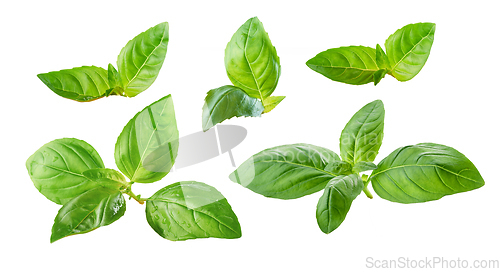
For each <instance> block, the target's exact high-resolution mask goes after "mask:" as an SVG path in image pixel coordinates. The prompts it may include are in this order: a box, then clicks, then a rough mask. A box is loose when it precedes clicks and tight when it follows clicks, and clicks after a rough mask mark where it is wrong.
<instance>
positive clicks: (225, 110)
mask: <svg viewBox="0 0 500 272" xmlns="http://www.w3.org/2000/svg"><path fill="white" fill-rule="evenodd" d="M224 63H225V66H226V73H227V76H228V77H229V80H231V82H232V83H233V85H225V86H222V87H219V88H216V89H212V90H210V91H209V92H208V93H207V96H206V97H205V104H204V105H203V113H202V128H203V131H207V130H209V129H210V128H211V127H213V126H215V125H216V124H218V123H220V122H222V121H224V120H227V119H231V118H233V117H241V116H246V117H258V116H261V114H263V113H267V112H270V111H271V110H273V109H274V108H275V107H276V106H277V105H278V104H279V103H280V102H281V101H282V100H283V99H284V98H285V97H284V96H271V94H272V93H273V92H274V90H275V89H276V86H277V85H278V79H279V77H280V75H281V65H280V59H279V57H278V55H277V53H276V48H275V47H274V46H273V45H272V43H271V40H270V39H269V35H268V34H267V32H266V31H265V30H264V26H263V25H262V22H260V21H259V19H258V18H257V17H253V18H250V19H248V20H247V21H246V22H245V23H244V24H243V25H242V26H241V27H240V28H239V29H238V30H237V31H236V32H235V33H234V35H233V37H232V38H231V40H230V41H229V43H228V44H227V46H226V51H225V56H224Z"/></svg>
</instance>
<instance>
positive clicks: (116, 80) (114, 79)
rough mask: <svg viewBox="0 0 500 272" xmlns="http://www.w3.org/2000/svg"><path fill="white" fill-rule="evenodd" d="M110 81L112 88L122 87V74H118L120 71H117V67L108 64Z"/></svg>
mask: <svg viewBox="0 0 500 272" xmlns="http://www.w3.org/2000/svg"><path fill="white" fill-rule="evenodd" d="M108 81H109V86H110V87H111V88H114V87H116V86H120V84H121V79H120V74H118V71H116V69H115V67H114V66H113V64H111V63H110V64H108Z"/></svg>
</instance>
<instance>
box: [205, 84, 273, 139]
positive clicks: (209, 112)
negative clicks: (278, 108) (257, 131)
mask: <svg viewBox="0 0 500 272" xmlns="http://www.w3.org/2000/svg"><path fill="white" fill-rule="evenodd" d="M263 111H264V106H263V105H262V102H260V100H259V99H257V98H253V97H250V96H249V95H248V94H246V93H245V92H244V91H243V90H241V89H240V88H238V87H235V86H230V85H226V86H222V87H220V88H217V89H212V90H210V91H209V92H208V93H207V96H206V97H205V104H204V105H203V113H202V127H203V131H207V130H209V129H210V128H211V127H213V126H215V125H216V124H218V123H221V122H222V121H224V120H227V119H231V118H233V117H240V116H260V115H261V114H262V112H263Z"/></svg>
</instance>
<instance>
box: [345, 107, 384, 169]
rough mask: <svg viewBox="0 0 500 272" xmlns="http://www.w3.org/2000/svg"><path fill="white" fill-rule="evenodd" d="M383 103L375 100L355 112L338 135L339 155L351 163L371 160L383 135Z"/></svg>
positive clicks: (376, 152)
mask: <svg viewBox="0 0 500 272" xmlns="http://www.w3.org/2000/svg"><path fill="white" fill-rule="evenodd" d="M384 116H385V110H384V104H383V103H382V101H380V100H375V101H373V102H371V103H368V104H366V105H365V106H364V107H363V108H361V109H360V110H359V111H358V112H356V113H355V114H354V115H353V116H352V118H351V120H349V122H348V123H347V125H346V126H345V128H344V130H342V134H341V135H340V156H341V157H342V160H344V161H346V162H349V163H351V164H356V163H357V162H360V161H365V162H372V161H373V160H375V157H376V156H377V154H378V150H379V149H380V146H381V145H382V139H383V137H384Z"/></svg>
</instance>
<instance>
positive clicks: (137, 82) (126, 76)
mask: <svg viewBox="0 0 500 272" xmlns="http://www.w3.org/2000/svg"><path fill="white" fill-rule="evenodd" d="M167 44H168V23H167V22H164V23H160V24H158V25H156V26H154V27H152V28H150V29H148V30H146V31H144V32H142V33H141V34H139V35H137V36H136V37H135V38H133V39H132V40H130V41H129V42H128V43H127V45H125V47H123V48H122V50H121V52H120V55H118V61H117V64H118V73H119V74H120V77H121V81H122V84H121V86H122V87H123V89H124V94H125V96H128V97H134V96H136V95H138V94H139V93H141V92H143V91H144V90H146V89H147V88H149V86H151V84H153V82H154V81H155V80H156V77H158V73H159V72H160V69H161V66H162V65H163V61H164V60H165V56H166V54H167Z"/></svg>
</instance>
